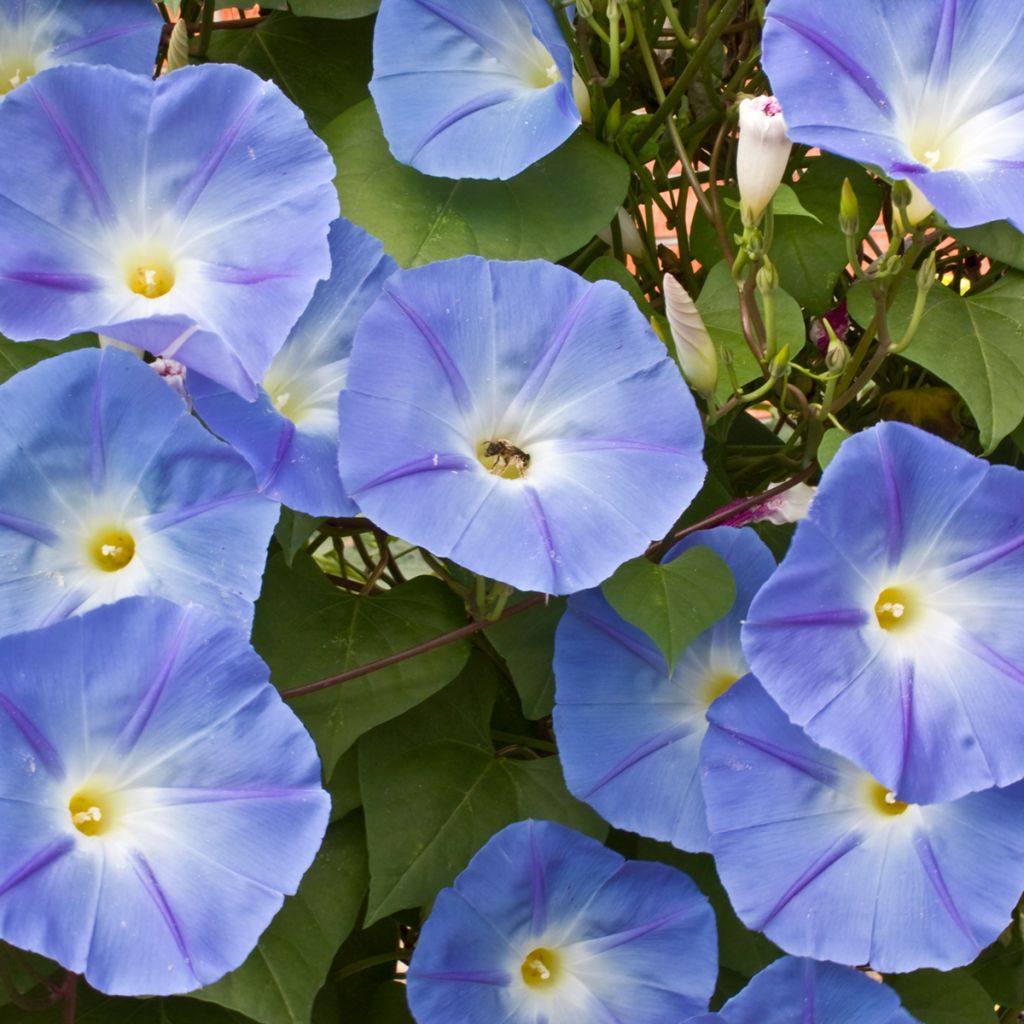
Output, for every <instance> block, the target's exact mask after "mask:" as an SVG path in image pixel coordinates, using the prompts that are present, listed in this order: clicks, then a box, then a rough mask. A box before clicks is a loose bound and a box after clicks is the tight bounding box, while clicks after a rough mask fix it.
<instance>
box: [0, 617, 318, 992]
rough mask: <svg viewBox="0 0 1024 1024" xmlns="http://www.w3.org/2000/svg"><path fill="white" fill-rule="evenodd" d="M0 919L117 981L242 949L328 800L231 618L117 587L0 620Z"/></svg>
mask: <svg viewBox="0 0 1024 1024" xmlns="http://www.w3.org/2000/svg"><path fill="white" fill-rule="evenodd" d="M0 807H2V808H3V823H2V825H0V836H2V842H0V938H3V939H4V941H6V942H11V943H13V944H14V945H16V946H20V947H22V948H23V949H29V950H33V951H34V952H37V953H41V954H42V955H43V956H47V957H51V958H52V959H54V960H56V961H58V962H59V963H61V964H62V965H63V966H64V967H66V968H68V969H69V970H72V971H76V972H79V973H84V974H85V976H86V978H87V979H88V981H89V983H90V984H91V985H92V986H94V987H95V988H97V989H99V990H101V991H103V992H109V993H112V994H115V995H143V994H146V995H163V994H168V993H172V992H187V991H190V990H192V989H196V988H199V987H201V986H203V985H208V984H210V983H211V982H213V981H216V980H217V979H218V978H219V977H221V975H223V974H224V973H226V972H227V971H230V970H233V969H234V968H235V967H237V966H239V964H241V963H242V961H243V960H245V958H246V957H247V956H248V955H249V953H250V952H251V951H252V948H253V947H254V946H255V944H256V940H257V939H258V938H259V936H260V933H261V932H262V931H263V930H264V929H265V928H266V927H267V925H268V924H269V923H270V920H271V918H272V917H273V916H274V915H275V914H276V913H277V911H278V910H279V909H280V907H281V903H282V899H283V896H284V895H285V894H288V893H293V892H294V891H295V889H296V887H297V885H298V883H299V879H300V878H301V877H302V875H303V873H304V872H305V870H306V868H307V867H309V865H310V863H311V861H312V860H313V857H314V855H315V854H316V851H317V849H318V848H319V846H320V842H321V839H322V838H323V834H324V829H325V827H326V825H327V816H328V810H329V807H330V801H329V799H328V797H327V794H326V793H324V792H323V790H322V789H321V786H320V762H319V759H318V758H317V754H316V750H315V748H314V747H313V743H312V741H311V740H310V738H309V735H308V734H307V733H306V731H305V729H304V728H303V727H302V725H301V724H300V722H299V721H298V719H297V718H296V717H295V716H294V715H293V714H292V712H291V711H289V710H288V709H287V708H286V707H285V705H284V704H283V703H282V702H281V699H280V697H279V696H278V694H277V691H276V690H275V689H274V688H273V687H272V686H271V685H270V682H269V678H268V671H267V667H266V665H264V664H263V662H262V661H261V660H260V659H259V658H258V657H257V656H256V654H255V652H254V651H253V650H252V648H251V647H250V646H249V645H248V643H247V641H246V637H245V633H244V632H243V631H242V630H241V629H239V628H238V627H237V626H235V625H234V624H230V623H225V622H223V621H222V620H219V619H218V618H217V617H216V616H212V615H210V614H209V612H207V611H206V610H205V609H202V608H199V607H192V608H189V609H183V608H181V607H179V606H178V605H174V604H171V603H170V602H168V601H163V600H159V599H156V598H130V599H128V600H126V601H121V602H119V603H118V604H116V605H109V606H107V607H105V608H100V609H97V610H96V611H93V612H90V613H88V614H87V615H83V616H80V617H79V618H76V619H69V620H68V621H66V622H60V623H57V624H55V625H53V626H49V627H47V628H46V629H40V630H35V631H33V632H30V633H20V634H18V635H16V636H9V637H4V638H3V639H0Z"/></svg>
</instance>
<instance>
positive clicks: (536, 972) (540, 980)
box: [520, 946, 562, 988]
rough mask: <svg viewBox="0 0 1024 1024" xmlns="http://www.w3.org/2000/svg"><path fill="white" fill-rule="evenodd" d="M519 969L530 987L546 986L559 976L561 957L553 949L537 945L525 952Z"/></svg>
mask: <svg viewBox="0 0 1024 1024" xmlns="http://www.w3.org/2000/svg"><path fill="white" fill-rule="evenodd" d="M520 971H521V972H522V975H523V981H525V982H526V984H527V985H529V986H530V987H531V988H547V987H548V986H549V985H553V984H554V983H555V982H556V981H558V979H559V977H560V976H561V973H562V958H561V957H560V956H559V955H558V953H557V952H556V951H555V950H553V949H546V948H545V947H544V946H538V947H537V948H536V949H532V950H530V952H529V953H527V954H526V957H525V958H524V959H523V964H522V967H521V968H520Z"/></svg>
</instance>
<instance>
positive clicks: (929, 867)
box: [914, 832, 981, 950]
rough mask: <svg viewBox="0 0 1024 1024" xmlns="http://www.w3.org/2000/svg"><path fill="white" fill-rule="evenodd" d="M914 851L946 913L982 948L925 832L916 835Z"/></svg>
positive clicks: (968, 937)
mask: <svg viewBox="0 0 1024 1024" xmlns="http://www.w3.org/2000/svg"><path fill="white" fill-rule="evenodd" d="M914 852H915V853H916V854H917V856H918V859H919V860H920V861H921V866H922V867H923V868H924V873H925V875H927V876H928V881H929V882H931V885H932V888H933V889H934V890H935V895H936V896H938V897H939V902H941V903H942V906H943V907H944V908H945V911H946V913H947V914H949V917H950V920H952V922H953V924H955V925H956V926H957V928H959V929H960V931H961V932H963V934H964V935H965V936H966V938H967V939H968V940H969V941H970V942H971V944H972V945H973V946H974V947H975V948H976V949H979V950H980V949H981V943H980V942H978V940H977V939H976V938H975V937H974V932H973V931H971V926H970V925H969V924H968V923H967V922H966V921H965V920H964V919H963V917H962V915H961V914H960V911H959V909H958V908H957V905H956V904H955V903H954V902H953V897H952V895H951V894H950V891H949V886H947V885H946V879H945V878H944V877H943V875H942V869H941V868H940V867H939V862H938V860H936V858H935V851H934V850H933V849H932V844H931V843H930V842H929V841H928V836H926V835H925V834H924V833H923V832H918V833H917V834H916V835H915V836H914Z"/></svg>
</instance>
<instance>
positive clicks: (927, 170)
mask: <svg viewBox="0 0 1024 1024" xmlns="http://www.w3.org/2000/svg"><path fill="white" fill-rule="evenodd" d="M1022 46H1024V8H1021V7H1019V6H1018V5H1016V4H1008V3H1006V2H1005V0H906V2H904V3H898V4H897V3H892V2H890V0H861V2H858V3H836V2H835V0H772V2H771V4H770V6H769V8H768V13H767V20H766V22H765V30H764V43H763V50H764V66H765V70H766V71H767V72H768V77H769V78H770V79H771V84H772V88H773V89H774V90H775V93H776V95H777V96H778V97H779V99H780V100H781V102H782V107H783V109H784V110H785V112H786V121H787V124H788V126H789V136H790V138H791V139H793V140H794V141H796V142H802V143H805V144H806V145H808V146H820V147H821V148H822V149H827V150H829V151H831V152H833V153H839V154H840V155H842V156H846V157H850V158H851V159H853V160H860V161H862V162H864V163H869V164H875V165H876V166H878V167H880V168H881V169H882V170H883V171H884V172H885V173H886V174H887V175H889V176H890V177H892V178H898V179H906V180H907V181H909V182H910V183H911V185H912V186H913V187H914V188H915V189H916V190H918V191H917V195H916V198H915V202H914V203H913V204H912V210H911V212H912V219H913V220H916V219H919V218H920V217H922V216H924V215H925V214H926V213H927V212H928V211H929V210H930V209H931V208H932V207H936V208H937V209H938V211H939V212H940V213H941V214H942V216H943V217H945V218H946V220H947V221H948V222H949V223H950V224H952V225H953V226H954V227H967V226H968V225H971V224H980V223H983V222H985V221H990V220H999V219H1003V218H1007V219H1009V220H1010V221H1012V222H1013V223H1014V224H1015V225H1016V226H1017V227H1018V228H1024V65H1022V64H1021V61H1020V56H1019V54H1020V50H1021V47H1022Z"/></svg>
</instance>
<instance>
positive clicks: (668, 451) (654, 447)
mask: <svg viewBox="0 0 1024 1024" xmlns="http://www.w3.org/2000/svg"><path fill="white" fill-rule="evenodd" d="M620 449H627V450H629V451H639V452H657V453H659V454H662V455H684V456H687V457H692V453H691V452H685V451H683V449H682V448H673V447H671V446H670V445H666V444H655V443H653V442H648V441H627V440H626V439H625V438H620V437H596V438H591V439H584V440H579V441H570V440H566V441H561V440H560V441H558V451H559V452H560V453H561V452H600V451H609V450H611V451H616V450H620ZM741 500H742V499H741Z"/></svg>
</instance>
